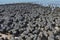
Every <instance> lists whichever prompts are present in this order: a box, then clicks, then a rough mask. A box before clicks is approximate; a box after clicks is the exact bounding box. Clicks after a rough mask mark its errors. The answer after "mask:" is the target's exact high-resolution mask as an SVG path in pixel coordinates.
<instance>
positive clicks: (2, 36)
mask: <svg viewBox="0 0 60 40" xmlns="http://www.w3.org/2000/svg"><path fill="white" fill-rule="evenodd" d="M0 40H60V8H59V7H45V6H42V5H39V4H32V3H17V4H5V5H0Z"/></svg>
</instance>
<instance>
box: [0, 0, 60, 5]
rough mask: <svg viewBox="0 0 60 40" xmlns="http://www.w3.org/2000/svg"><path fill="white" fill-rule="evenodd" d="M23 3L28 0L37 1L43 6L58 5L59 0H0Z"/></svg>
mask: <svg viewBox="0 0 60 40" xmlns="http://www.w3.org/2000/svg"><path fill="white" fill-rule="evenodd" d="M22 2H23V3H25V2H30V3H37V4H43V5H45V6H47V5H51V4H53V5H55V6H56V5H57V6H60V0H0V4H10V3H22Z"/></svg>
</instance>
